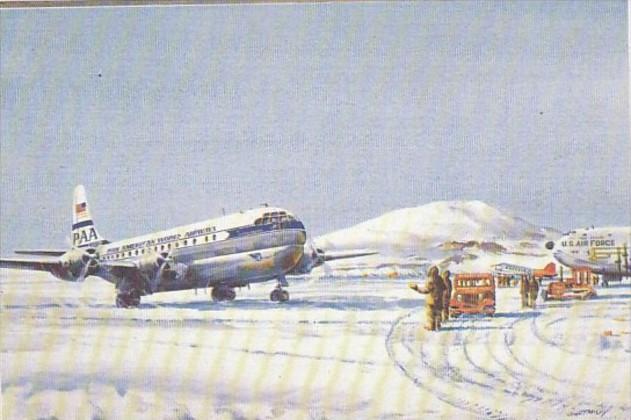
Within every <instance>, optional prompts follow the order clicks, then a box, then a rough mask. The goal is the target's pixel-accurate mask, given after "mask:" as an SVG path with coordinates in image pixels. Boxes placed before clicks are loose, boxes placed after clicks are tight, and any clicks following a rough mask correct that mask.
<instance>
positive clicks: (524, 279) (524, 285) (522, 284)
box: [519, 275, 530, 309]
mask: <svg viewBox="0 0 631 420" xmlns="http://www.w3.org/2000/svg"><path fill="white" fill-rule="evenodd" d="M529 288H530V285H529V282H528V276H525V275H523V276H521V280H520V281H519V294H520V295H521V308H522V309H524V308H527V307H528V290H529Z"/></svg>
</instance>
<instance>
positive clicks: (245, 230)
mask: <svg viewBox="0 0 631 420" xmlns="http://www.w3.org/2000/svg"><path fill="white" fill-rule="evenodd" d="M284 229H301V230H303V231H304V230H305V226H304V225H303V224H302V222H300V221H298V220H291V221H289V222H283V223H268V224H266V225H250V226H243V227H238V228H234V229H228V230H227V232H228V239H234V238H238V237H241V236H246V235H250V234H252V233H259V232H271V231H273V230H284Z"/></svg>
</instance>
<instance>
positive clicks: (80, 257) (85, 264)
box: [60, 248, 99, 282]
mask: <svg viewBox="0 0 631 420" xmlns="http://www.w3.org/2000/svg"><path fill="white" fill-rule="evenodd" d="M60 262H61V265H62V267H64V268H66V269H67V270H68V273H69V275H70V276H71V277H72V280H73V281H76V282H82V281H84V280H85V278H86V277H87V276H89V275H90V274H92V273H95V272H96V270H98V268H99V255H98V253H97V252H96V249H94V248H86V249H79V248H73V249H71V250H70V251H68V252H66V253H65V254H64V255H62V256H61V257H60Z"/></svg>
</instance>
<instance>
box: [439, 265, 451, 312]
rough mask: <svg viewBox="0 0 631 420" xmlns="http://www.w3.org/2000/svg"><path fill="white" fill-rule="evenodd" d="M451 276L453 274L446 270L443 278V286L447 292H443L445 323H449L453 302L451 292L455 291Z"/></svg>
mask: <svg viewBox="0 0 631 420" xmlns="http://www.w3.org/2000/svg"><path fill="white" fill-rule="evenodd" d="M450 275H451V273H450V272H449V270H445V271H444V272H443V275H442V276H441V278H442V280H443V286H444V287H445V291H444V292H443V314H442V320H443V321H447V320H448V319H449V302H450V301H451V291H452V289H453V288H452V285H451V279H450V278H449V276H450Z"/></svg>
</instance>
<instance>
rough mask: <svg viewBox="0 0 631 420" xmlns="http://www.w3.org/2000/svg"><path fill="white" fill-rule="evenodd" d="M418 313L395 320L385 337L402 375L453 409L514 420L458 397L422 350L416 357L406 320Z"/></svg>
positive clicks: (501, 412) (452, 386)
mask: <svg viewBox="0 0 631 420" xmlns="http://www.w3.org/2000/svg"><path fill="white" fill-rule="evenodd" d="M416 312H418V311H417V310H414V311H411V312H409V313H407V314H405V315H403V316H401V317H399V318H398V319H396V320H395V322H394V323H393V324H392V327H391V328H390V331H389V332H388V334H387V335H386V340H385V345H386V350H387V352H388V356H389V357H390V359H391V360H392V362H393V363H394V364H395V365H396V366H397V368H398V369H399V370H400V371H401V372H402V373H403V375H404V376H406V377H407V378H408V379H410V380H411V381H412V382H413V383H414V385H415V386H417V387H418V388H421V389H424V390H425V391H427V392H429V393H431V394H432V395H434V396H436V397H437V398H438V399H439V400H441V401H443V402H445V403H447V404H449V405H451V406H452V407H456V408H459V409H462V410H465V411H468V412H470V413H473V414H475V415H477V416H481V417H483V418H487V419H508V418H511V417H510V416H509V415H508V414H507V413H505V412H503V411H501V410H496V409H494V408H491V407H488V406H485V405H482V404H480V403H478V402H472V401H469V400H467V399H464V398H461V397H459V396H457V394H456V393H455V392H454V391H456V390H455V389H453V388H454V383H452V382H448V381H445V380H443V379H442V377H441V375H440V369H437V368H435V367H433V366H431V365H430V364H429V363H428V361H427V360H425V355H424V353H423V352H422V349H421V354H420V355H418V354H415V352H414V351H413V350H412V348H411V346H410V345H409V343H408V342H407V340H405V338H404V337H405V336H406V334H405V333H406V331H404V328H405V325H404V320H406V319H408V318H410V317H411V316H412V315H413V314H415V313H416ZM419 356H420V362H421V364H420V365H419V364H418V363H414V362H415V361H417V360H419ZM406 359H412V363H405V362H404V360H406ZM419 367H420V368H422V371H421V373H422V374H418V373H417V372H415V371H416V370H417V369H418V368H419ZM448 374H449V373H448ZM429 375H432V376H434V379H435V380H434V381H432V387H431V388H430V387H428V386H427V385H425V383H424V380H426V379H427V377H428V376H429ZM450 379H451V377H450ZM437 388H440V389H437Z"/></svg>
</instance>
